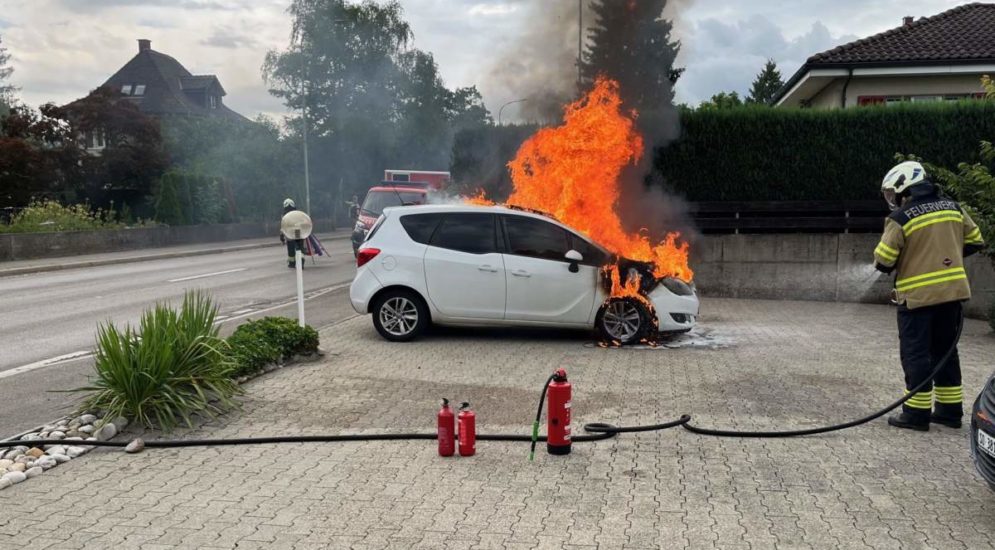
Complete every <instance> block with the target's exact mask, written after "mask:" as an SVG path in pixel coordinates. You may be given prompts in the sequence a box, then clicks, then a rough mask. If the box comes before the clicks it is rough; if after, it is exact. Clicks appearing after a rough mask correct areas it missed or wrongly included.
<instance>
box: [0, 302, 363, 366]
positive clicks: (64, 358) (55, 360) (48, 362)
mask: <svg viewBox="0 0 995 550" xmlns="http://www.w3.org/2000/svg"><path fill="white" fill-rule="evenodd" d="M350 284H352V283H342V284H339V285H335V286H330V287H328V288H324V289H321V290H318V291H315V292H312V293H311V294H309V295H306V296H304V301H305V302H306V301H308V300H313V299H314V298H320V297H321V296H324V295H325V294H328V293H330V292H335V291H336V290H342V289H343V288H348V287H349V285H350ZM295 303H297V300H291V301H289V302H284V303H282V304H278V305H275V306H272V307H268V308H266V309H260V310H253V311H249V312H248V313H243V314H241V315H237V316H232V317H228V318H225V319H221V318H218V319H217V320H215V321H214V324H216V325H220V324H222V323H227V322H229V321H235V320H238V319H243V318H245V317H248V316H250V315H258V314H260V313H266V312H269V311H273V310H277V309H281V308H285V307H287V306H290V305H293V304H295ZM242 311H246V310H242ZM349 319H352V317H350V318H349ZM346 320H348V319H343V320H342V321H346ZM337 323H338V322H336V323H332V325H334V324H337ZM330 326H331V325H330ZM88 357H93V352H92V351H86V350H84V351H75V352H73V353H67V354H65V355H60V356H58V357H52V358H51V359H45V360H44V361H36V362H34V363H29V364H27V365H23V366H20V367H15V368H12V369H8V370H5V371H0V380H2V379H4V378H9V377H11V376H16V375H18V374H24V373H26V372H31V371H34V370H38V369H41V368H45V367H51V366H53V365H57V364H59V363H66V362H69V361H75V360H77V359H86V358H88Z"/></svg>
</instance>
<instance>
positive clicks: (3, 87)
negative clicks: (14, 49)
mask: <svg viewBox="0 0 995 550" xmlns="http://www.w3.org/2000/svg"><path fill="white" fill-rule="evenodd" d="M8 63H10V54H9V53H7V48H5V47H4V46H3V37H0V116H3V115H5V114H6V113H7V112H9V111H10V107H11V106H12V105H13V104H14V93H15V92H16V91H17V88H16V87H15V86H14V85H13V84H10V75H11V74H13V73H14V68H13V67H10V66H9V65H8Z"/></svg>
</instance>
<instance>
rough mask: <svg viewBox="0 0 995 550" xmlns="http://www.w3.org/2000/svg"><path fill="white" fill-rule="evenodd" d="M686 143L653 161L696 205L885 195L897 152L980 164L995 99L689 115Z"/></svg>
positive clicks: (994, 120) (994, 133) (992, 128)
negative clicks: (886, 177) (883, 187)
mask: <svg viewBox="0 0 995 550" xmlns="http://www.w3.org/2000/svg"><path fill="white" fill-rule="evenodd" d="M681 120H682V126H683V127H682V136H681V138H680V139H679V140H677V141H676V142H674V143H672V144H670V145H669V146H667V147H665V148H663V149H658V150H657V151H656V158H655V159H654V162H655V165H656V167H657V168H658V169H659V170H660V171H661V173H662V174H663V176H664V178H665V180H666V181H667V184H668V186H669V187H671V189H672V190H673V191H675V192H677V193H678V194H681V195H683V196H685V197H686V198H687V199H688V200H690V201H721V200H726V201H743V200H861V199H874V198H876V197H878V192H879V185H880V181H881V178H883V177H884V174H885V173H886V172H887V171H888V169H889V168H891V167H892V166H893V165H894V164H895V154H896V153H915V154H916V155H919V156H921V157H923V158H927V159H929V160H930V162H932V163H934V164H937V165H941V166H956V165H957V164H958V163H960V162H977V160H978V142H979V141H981V140H982V139H992V138H995V102H989V101H963V102H957V103H942V104H918V105H916V104H905V105H898V106H894V107H862V108H852V109H846V110H816V109H772V108H769V107H764V106H752V107H743V108H737V109H725V110H699V111H686V112H684V113H683V114H682V116H681Z"/></svg>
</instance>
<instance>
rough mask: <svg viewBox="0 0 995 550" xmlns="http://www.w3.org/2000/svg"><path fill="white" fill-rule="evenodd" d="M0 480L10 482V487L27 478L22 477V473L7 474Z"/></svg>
mask: <svg viewBox="0 0 995 550" xmlns="http://www.w3.org/2000/svg"><path fill="white" fill-rule="evenodd" d="M0 479H6V480H8V481H10V484H11V485H14V484H17V483H20V482H22V481H24V480H25V479H28V477H27V476H25V475H24V472H7V473H6V474H4V475H3V477H2V478H0Z"/></svg>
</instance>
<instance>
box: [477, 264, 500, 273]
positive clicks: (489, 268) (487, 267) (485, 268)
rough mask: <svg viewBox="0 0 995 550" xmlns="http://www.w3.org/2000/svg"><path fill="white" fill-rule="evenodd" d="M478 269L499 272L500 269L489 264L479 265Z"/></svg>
mask: <svg viewBox="0 0 995 550" xmlns="http://www.w3.org/2000/svg"><path fill="white" fill-rule="evenodd" d="M477 269H479V270H480V271H487V272H489V273H497V272H498V270H497V268H496V267H491V266H489V265H481V266H477Z"/></svg>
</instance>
